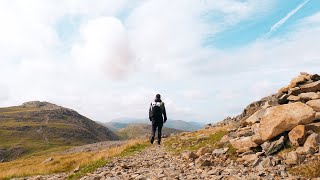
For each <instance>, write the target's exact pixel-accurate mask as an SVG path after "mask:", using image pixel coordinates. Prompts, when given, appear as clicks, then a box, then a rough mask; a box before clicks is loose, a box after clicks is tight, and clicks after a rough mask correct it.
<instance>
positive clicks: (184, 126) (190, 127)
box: [103, 118, 204, 131]
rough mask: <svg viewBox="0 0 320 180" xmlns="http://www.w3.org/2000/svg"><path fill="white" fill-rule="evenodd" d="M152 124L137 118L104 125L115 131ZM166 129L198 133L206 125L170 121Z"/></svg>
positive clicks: (147, 120) (115, 120)
mask: <svg viewBox="0 0 320 180" xmlns="http://www.w3.org/2000/svg"><path fill="white" fill-rule="evenodd" d="M148 123H150V121H149V119H137V118H119V119H114V120H112V121H110V122H107V123H103V125H105V126H106V127H108V128H109V129H111V130H113V131H115V130H118V129H121V128H125V127H126V126H128V125H131V124H148ZM164 127H167V128H173V129H177V130H181V131H196V130H198V129H201V128H203V127H204V124H202V123H200V122H192V121H191V122H188V121H183V120H172V119H168V121H167V122H166V123H165V124H164Z"/></svg>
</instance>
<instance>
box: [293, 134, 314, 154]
mask: <svg viewBox="0 0 320 180" xmlns="http://www.w3.org/2000/svg"><path fill="white" fill-rule="evenodd" d="M319 143H320V136H319V134H317V133H312V134H311V135H310V136H309V137H308V138H307V140H306V142H305V143H304V145H303V147H298V148H297V150H296V151H297V153H299V154H314V153H315V151H316V149H317V148H318V147H319Z"/></svg>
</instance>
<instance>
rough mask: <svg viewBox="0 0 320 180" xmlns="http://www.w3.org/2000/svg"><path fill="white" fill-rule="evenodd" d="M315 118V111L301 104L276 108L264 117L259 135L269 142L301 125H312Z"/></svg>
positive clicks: (271, 109)
mask: <svg viewBox="0 0 320 180" xmlns="http://www.w3.org/2000/svg"><path fill="white" fill-rule="evenodd" d="M314 118H315V112H314V110H313V109H312V108H310V107H309V106H308V105H306V104H304V103H301V102H296V103H291V104H285V105H279V106H274V107H271V108H268V109H267V110H266V112H265V114H264V115H263V116H262V118H261V123H260V126H259V130H258V134H259V136H260V137H261V139H262V141H267V140H270V139H272V138H274V137H276V136H278V135H279V134H281V133H283V132H285V131H290V130H291V129H293V128H294V127H296V126H297V125H299V124H308V123H311V122H312V121H313V120H314Z"/></svg>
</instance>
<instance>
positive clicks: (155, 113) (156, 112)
mask: <svg viewBox="0 0 320 180" xmlns="http://www.w3.org/2000/svg"><path fill="white" fill-rule="evenodd" d="M151 113H152V114H151V117H152V118H156V119H158V118H162V110H161V102H152V103H151Z"/></svg>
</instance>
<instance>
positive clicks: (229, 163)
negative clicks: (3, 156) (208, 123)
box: [21, 145, 300, 180]
mask: <svg viewBox="0 0 320 180" xmlns="http://www.w3.org/2000/svg"><path fill="white" fill-rule="evenodd" d="M223 157H225V156H219V157H218V156H212V155H211V154H209V153H207V154H205V155H202V156H201V157H200V158H198V160H199V159H211V160H210V161H211V162H212V163H211V165H208V166H201V165H199V161H197V160H196V161H193V160H191V159H189V160H187V159H185V158H183V156H182V155H174V154H172V153H170V152H168V151H167V150H166V149H165V147H163V146H158V145H152V146H151V147H150V148H147V149H145V150H144V151H142V152H139V153H136V154H134V155H132V156H128V157H119V158H113V159H112V161H111V162H110V163H108V164H107V165H106V166H104V167H101V168H98V169H97V170H96V171H94V172H93V173H90V174H87V175H86V176H84V177H82V178H81V180H156V179H160V180H170V179H179V180H184V179H188V180H189V179H205V180H208V179H213V180H215V179H219V180H220V179H223V180H224V179H235V180H238V179H239V180H243V179H270V180H274V179H300V178H299V177H294V176H291V175H290V174H287V172H286V170H285V167H284V166H283V165H276V164H275V165H271V164H270V165H268V166H270V167H267V168H264V167H261V168H258V167H257V168H253V167H250V165H248V164H247V165H246V164H245V163H240V162H235V161H233V160H230V159H226V158H223ZM266 162H268V161H265V162H263V163H264V164H266ZM269 163H271V161H270V162H269ZM200 164H204V163H200ZM67 176H68V174H66V173H62V174H54V175H45V176H37V177H30V178H23V179H24V180H25V179H32V180H35V179H36V180H42V179H50V180H55V179H66V177H67ZM21 180H22V179H21Z"/></svg>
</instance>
